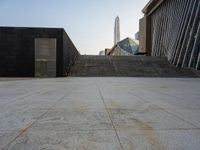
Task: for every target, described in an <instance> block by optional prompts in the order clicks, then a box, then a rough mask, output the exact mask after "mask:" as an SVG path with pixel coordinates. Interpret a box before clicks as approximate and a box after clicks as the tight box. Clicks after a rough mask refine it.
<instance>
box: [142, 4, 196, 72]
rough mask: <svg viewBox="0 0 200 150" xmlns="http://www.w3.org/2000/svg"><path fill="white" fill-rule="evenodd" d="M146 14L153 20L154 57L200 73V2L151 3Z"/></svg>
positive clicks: (151, 23) (150, 47)
mask: <svg viewBox="0 0 200 150" xmlns="http://www.w3.org/2000/svg"><path fill="white" fill-rule="evenodd" d="M143 12H144V14H145V17H149V18H150V20H151V22H150V33H151V37H150V39H149V40H150V41H151V42H150V43H151V44H150V46H149V49H150V54H151V55H152V56H166V57H167V58H168V60H169V61H170V62H172V63H173V64H174V65H176V66H177V67H186V68H194V69H197V70H199V69H200V21H199V19H200V0H151V1H150V2H149V3H148V4H147V6H146V7H145V8H144V10H143ZM147 51H148V50H147Z"/></svg>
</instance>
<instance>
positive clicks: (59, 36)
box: [0, 27, 77, 77]
mask: <svg viewBox="0 0 200 150" xmlns="http://www.w3.org/2000/svg"><path fill="white" fill-rule="evenodd" d="M63 33H64V29H62V28H23V27H0V76H1V77H34V74H35V73H34V72H35V58H34V49H35V48H34V39H35V38H56V40H57V44H56V45H57V77H60V76H64V75H65V70H64V68H66V65H67V63H69V60H68V59H71V58H70V57H69V56H68V55H70V53H69V51H73V50H74V51H77V50H76V49H75V47H74V48H71V47H72V46H65V44H64V43H66V41H68V42H67V44H68V45H73V44H72V42H71V40H70V39H69V37H68V36H67V37H66V38H65V39H64V36H63ZM63 50H64V51H63ZM68 57H69V58H68Z"/></svg>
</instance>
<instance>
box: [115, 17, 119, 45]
mask: <svg viewBox="0 0 200 150" xmlns="http://www.w3.org/2000/svg"><path fill="white" fill-rule="evenodd" d="M119 41H120V24H119V16H117V17H116V18H115V29H114V45H116V44H117V43H118V42H119Z"/></svg>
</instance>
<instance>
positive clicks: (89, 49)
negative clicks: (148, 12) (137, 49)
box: [0, 0, 149, 55]
mask: <svg viewBox="0 0 200 150" xmlns="http://www.w3.org/2000/svg"><path fill="white" fill-rule="evenodd" d="M148 1H149V0H0V26H17V27H18V26H19V27H21V26H22V27H58V28H64V29H65V31H66V32H67V34H68V35H69V37H70V38H71V40H72V41H73V43H74V45H75V46H76V48H77V49H78V51H79V52H80V53H81V54H83V55H84V54H90V55H96V54H98V53H99V51H100V50H104V49H105V48H111V47H112V46H113V42H114V20H115V17H116V16H119V18H120V33H121V39H124V38H126V37H130V38H135V33H136V32H137V31H138V30H139V19H140V18H142V16H143V14H142V12H141V10H142V9H143V8H144V6H145V5H146V4H147V2H148Z"/></svg>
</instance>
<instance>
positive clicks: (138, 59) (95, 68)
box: [68, 55, 200, 77]
mask: <svg viewBox="0 0 200 150" xmlns="http://www.w3.org/2000/svg"><path fill="white" fill-rule="evenodd" d="M68 76H71V77H200V73H199V72H197V71H195V70H191V69H180V68H176V67H175V66H173V65H172V64H170V63H169V62H168V60H167V58H165V57H152V56H92V55H81V56H79V58H78V59H77V60H76V62H75V64H74V65H73V66H72V67H71V70H70V72H69V74H68Z"/></svg>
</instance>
